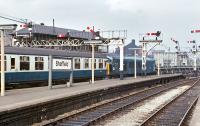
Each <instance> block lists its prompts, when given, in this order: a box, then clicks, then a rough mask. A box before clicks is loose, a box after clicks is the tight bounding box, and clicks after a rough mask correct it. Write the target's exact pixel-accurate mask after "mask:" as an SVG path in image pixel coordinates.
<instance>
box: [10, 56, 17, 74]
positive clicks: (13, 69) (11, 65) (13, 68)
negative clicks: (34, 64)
mask: <svg viewBox="0 0 200 126" xmlns="http://www.w3.org/2000/svg"><path fill="white" fill-rule="evenodd" d="M10 67H11V71H15V69H16V63H15V57H11V59H10Z"/></svg>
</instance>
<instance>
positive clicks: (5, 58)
mask: <svg viewBox="0 0 200 126" xmlns="http://www.w3.org/2000/svg"><path fill="white" fill-rule="evenodd" d="M4 60H5V61H4V70H5V71H6V63H7V62H6V56H5V57H4ZM0 71H1V55H0Z"/></svg>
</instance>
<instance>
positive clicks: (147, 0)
mask: <svg viewBox="0 0 200 126" xmlns="http://www.w3.org/2000/svg"><path fill="white" fill-rule="evenodd" d="M199 5H200V0H57V1H56V0H1V3H0V8H1V9H0V15H1V14H7V15H11V16H14V17H18V18H27V19H30V20H32V21H34V22H36V23H40V22H44V23H45V25H52V19H53V18H54V19H55V25H56V26H57V27H64V28H72V29H78V30H84V29H86V27H87V26H95V29H101V30H118V29H127V30H128V39H127V42H126V43H128V42H130V40H131V39H136V41H137V43H138V39H139V33H146V32H154V31H157V30H160V31H161V32H162V33H163V36H164V42H163V44H164V45H166V46H171V49H172V50H173V48H174V47H175V44H174V43H173V42H171V41H170V38H171V37H173V38H175V39H176V40H179V41H180V44H181V46H184V47H187V46H188V44H187V41H188V40H192V39H196V40H198V41H200V34H190V31H191V30H192V29H200V7H199ZM0 23H14V22H10V21H7V20H4V19H0ZM138 44H139V43H138Z"/></svg>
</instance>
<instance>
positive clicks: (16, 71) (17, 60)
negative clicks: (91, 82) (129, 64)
mask: <svg viewBox="0 0 200 126" xmlns="http://www.w3.org/2000/svg"><path fill="white" fill-rule="evenodd" d="M5 53H6V55H5V79H6V80H5V82H6V84H8V85H12V86H14V85H17V84H23V83H24V84H28V83H32V84H37V83H41V82H47V80H48V71H49V69H48V67H49V66H48V65H49V55H52V57H53V59H69V58H70V60H71V59H73V61H72V63H73V78H74V80H82V79H89V78H90V77H91V53H87V52H78V51H66V50H65V51H64V50H55V49H54V50H53V49H42V48H19V47H6V48H5ZM72 57H73V58H72ZM106 60H107V58H106V55H104V54H98V53H97V54H95V77H96V78H98V77H101V78H103V77H105V76H106ZM71 71H72V70H71V69H70V70H64V69H60V70H53V71H52V79H53V81H54V82H56V81H65V82H66V81H68V80H69V78H70V73H71Z"/></svg>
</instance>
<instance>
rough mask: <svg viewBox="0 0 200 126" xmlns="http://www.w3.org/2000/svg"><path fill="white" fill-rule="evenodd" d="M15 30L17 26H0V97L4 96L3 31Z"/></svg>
mask: <svg viewBox="0 0 200 126" xmlns="http://www.w3.org/2000/svg"><path fill="white" fill-rule="evenodd" d="M16 28H17V24H5V25H0V32H1V96H5V69H4V67H5V63H4V61H5V59H4V56H5V52H4V31H5V30H15V29H16Z"/></svg>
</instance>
